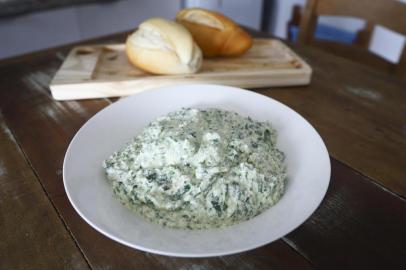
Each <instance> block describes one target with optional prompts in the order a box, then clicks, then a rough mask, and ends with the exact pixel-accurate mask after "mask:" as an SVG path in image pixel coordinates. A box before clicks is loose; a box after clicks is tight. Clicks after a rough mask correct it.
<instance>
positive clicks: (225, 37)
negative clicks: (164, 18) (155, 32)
mask: <svg viewBox="0 0 406 270" xmlns="http://www.w3.org/2000/svg"><path fill="white" fill-rule="evenodd" d="M176 21H177V22H179V23H181V24H182V25H184V26H185V27H186V28H187V29H188V30H189V31H190V32H191V34H192V36H193V38H194V40H195V41H196V43H197V44H198V45H199V47H200V48H201V49H202V51H203V55H204V56H205V57H215V56H238V55H241V54H243V53H245V52H246V51H247V50H248V49H249V48H251V46H252V38H251V36H250V35H249V34H248V33H247V32H245V31H244V30H243V29H242V28H240V27H239V26H238V25H237V24H235V23H234V22H233V21H232V20H231V19H230V18H228V17H226V16H224V15H223V14H221V13H218V12H214V11H209V10H206V9H201V8H190V9H183V10H181V11H179V12H178V13H177V15H176ZM211 22H213V23H212V24H211ZM210 24H211V25H210Z"/></svg>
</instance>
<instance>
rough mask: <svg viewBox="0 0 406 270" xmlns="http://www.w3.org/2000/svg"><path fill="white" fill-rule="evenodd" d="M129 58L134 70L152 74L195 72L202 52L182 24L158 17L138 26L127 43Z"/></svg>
mask: <svg viewBox="0 0 406 270" xmlns="http://www.w3.org/2000/svg"><path fill="white" fill-rule="evenodd" d="M126 53H127V56H128V59H129V60H130V62H131V63H132V64H134V65H135V66H136V67H138V68H141V69H143V70H145V71H148V72H151V73H154V74H183V73H195V72H197V71H198V70H199V68H200V66H201V63H202V52H201V50H200V48H199V47H198V46H197V45H196V43H195V42H194V40H193V37H192V35H191V34H190V33H189V31H188V30H187V29H186V28H185V27H183V26H182V25H180V24H178V23H176V22H173V21H168V20H165V19H161V18H151V19H148V20H146V21H144V22H143V23H141V24H140V26H139V29H138V30H137V31H135V32H134V33H132V34H131V35H130V36H129V37H128V38H127V42H126Z"/></svg>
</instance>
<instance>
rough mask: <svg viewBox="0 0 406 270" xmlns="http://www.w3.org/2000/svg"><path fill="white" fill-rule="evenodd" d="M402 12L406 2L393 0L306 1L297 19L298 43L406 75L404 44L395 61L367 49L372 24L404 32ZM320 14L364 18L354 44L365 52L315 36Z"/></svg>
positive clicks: (403, 12) (405, 11)
mask: <svg viewBox="0 0 406 270" xmlns="http://www.w3.org/2000/svg"><path fill="white" fill-rule="evenodd" d="M404 14H406V4H404V3H401V2H400V1H395V0H376V1H368V0H358V1H352V0H309V1H307V4H306V7H305V9H304V13H303V17H302V20H301V22H300V29H299V38H298V41H299V43H301V44H308V45H309V44H311V45H313V46H316V47H319V48H322V49H324V50H326V51H328V52H331V53H339V54H338V55H340V56H341V57H345V58H347V59H350V60H352V61H357V62H359V63H363V64H365V65H369V66H370V65H372V66H374V67H376V68H378V69H380V70H384V71H386V72H390V73H393V74H397V75H398V76H399V77H403V78H405V74H406V71H405V70H406V62H405V61H403V60H402V59H403V58H404V57H406V56H405V55H406V46H403V49H402V53H401V58H400V59H401V60H400V61H399V63H398V64H392V63H389V62H388V61H384V59H383V58H380V57H379V56H377V55H375V54H373V53H371V52H369V51H368V45H369V41H370V39H371V36H372V34H373V29H374V26H375V25H381V26H384V27H387V28H389V29H390V30H392V31H395V32H397V33H400V34H403V35H406V16H404ZM319 16H342V17H343V16H344V17H355V18H360V19H364V20H365V21H366V22H367V23H366V26H365V28H364V29H363V30H362V31H361V33H360V36H359V37H358V40H356V42H355V43H356V45H360V46H359V48H363V49H364V52H363V53H360V50H359V48H358V49H357V48H356V46H352V45H347V48H346V49H343V48H342V47H343V46H338V45H332V43H333V42H328V43H326V42H320V41H319V40H316V39H314V33H315V30H316V24H317V20H318V18H319ZM388 66H389V68H388Z"/></svg>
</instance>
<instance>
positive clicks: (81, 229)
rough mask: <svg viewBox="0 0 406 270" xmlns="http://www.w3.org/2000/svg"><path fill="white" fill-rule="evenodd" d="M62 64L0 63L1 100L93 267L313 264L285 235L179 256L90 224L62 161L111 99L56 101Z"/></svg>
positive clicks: (281, 266)
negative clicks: (260, 243) (208, 254)
mask: <svg viewBox="0 0 406 270" xmlns="http://www.w3.org/2000/svg"><path fill="white" fill-rule="evenodd" d="M59 64H60V61H59V60H55V59H54V58H53V57H52V56H49V57H41V58H40V59H39V60H38V61H35V62H34V61H31V63H30V64H29V65H25V66H18V67H15V68H10V67H8V68H5V69H0V70H1V72H4V73H2V74H4V75H5V77H3V78H7V80H5V79H1V78H0V88H1V89H2V91H0V106H1V108H2V111H3V113H4V115H5V118H6V120H7V122H8V123H10V127H11V129H12V130H13V132H14V133H15V135H16V137H17V139H18V141H19V143H20V145H21V146H22V147H23V149H24V151H25V152H26V154H27V156H28V157H29V159H30V161H31V163H32V166H33V168H34V169H35V172H36V174H37V175H38V176H39V178H40V179H41V182H42V184H43V186H44V188H45V189H46V190H47V192H48V193H49V197H50V198H51V200H52V202H53V203H54V205H55V206H56V208H57V209H58V211H59V212H60V214H61V216H62V218H63V220H64V222H65V223H66V225H67V227H68V228H69V229H70V230H71V232H72V234H73V236H74V237H75V239H76V241H77V242H78V244H79V245H80V247H81V249H82V251H83V252H84V254H85V256H86V258H87V259H88V261H89V264H90V266H91V267H92V268H95V269H106V268H112V269H135V268H136V269H269V268H275V269H286V268H287V269H291V268H293V269H302V268H303V269H312V267H311V265H310V264H309V262H308V261H307V260H306V259H305V258H303V257H302V256H300V255H299V254H298V253H297V252H296V251H294V250H293V249H292V248H291V247H289V245H287V244H286V243H284V242H283V241H281V240H279V241H276V242H274V243H272V244H270V245H267V246H265V247H262V248H260V249H257V250H255V251H251V252H247V253H244V254H241V255H233V256H225V257H217V258H209V259H180V258H170V257H164V256H158V255H152V254H149V253H145V252H141V251H137V250H133V249H130V248H127V247H125V246H123V245H121V244H118V243H116V242H114V241H112V240H110V239H107V238H106V237H104V236H103V235H101V234H99V233H98V232H96V231H95V230H94V229H92V228H91V227H90V226H89V225H88V224H86V223H85V222H84V221H83V220H82V219H81V218H80V217H79V216H78V215H77V214H76V212H75V210H74V209H73V207H72V206H71V205H70V203H69V202H68V199H67V197H66V195H65V192H64V189H63V183H62V175H61V169H62V161H63V157H64V154H65V151H66V148H67V146H68V143H69V141H70V139H71V138H72V137H73V135H74V134H75V132H76V131H77V130H78V129H79V127H80V126H81V125H82V124H83V123H84V122H85V121H86V120H87V119H88V118H89V117H90V116H92V115H93V114H94V113H96V112H97V111H99V110H100V109H101V108H103V107H104V106H106V105H107V104H109V103H108V101H106V100H88V101H81V102H78V101H68V102H55V101H54V100H53V99H52V98H51V96H50V94H49V92H48V91H47V89H46V88H47V84H48V83H49V81H50V79H51V77H52V73H53V72H55V71H56V69H57V66H58V65H59ZM18 78H20V79H18ZM10 81H12V83H10ZM27 129H28V130H29V132H27Z"/></svg>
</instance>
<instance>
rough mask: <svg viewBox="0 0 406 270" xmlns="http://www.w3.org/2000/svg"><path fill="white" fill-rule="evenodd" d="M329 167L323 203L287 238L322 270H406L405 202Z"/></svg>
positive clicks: (360, 178)
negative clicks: (326, 189) (329, 175)
mask: <svg viewBox="0 0 406 270" xmlns="http://www.w3.org/2000/svg"><path fill="white" fill-rule="evenodd" d="M331 163H332V177H331V182H330V186H329V189H328V192H327V194H326V197H325V199H324V200H323V202H322V204H321V205H320V207H319V208H318V209H317V210H316V212H315V213H314V214H313V215H312V216H311V217H310V218H309V219H308V220H307V221H306V222H305V223H304V224H303V225H302V226H300V227H299V228H298V229H297V230H295V231H294V232H292V233H290V234H289V235H287V236H286V239H288V241H289V242H290V243H292V246H294V247H295V248H296V249H298V250H299V251H300V252H301V253H302V254H303V255H304V256H306V258H308V259H309V260H310V261H311V262H312V263H313V264H314V266H315V267H316V268H318V269H406V260H405V259H404V258H406V249H405V248H404V243H405V242H406V233H405V228H406V214H405V213H406V201H405V200H404V199H400V198H399V197H397V196H395V195H393V194H391V193H390V192H387V191H385V190H384V189H383V188H382V187H380V186H379V185H376V184H372V183H371V181H370V180H369V179H367V178H365V177H363V176H362V175H360V174H358V173H356V172H354V171H353V170H351V169H350V168H349V167H347V166H345V165H343V164H342V163H340V162H337V161H336V160H334V159H332V160H331Z"/></svg>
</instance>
